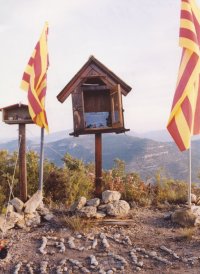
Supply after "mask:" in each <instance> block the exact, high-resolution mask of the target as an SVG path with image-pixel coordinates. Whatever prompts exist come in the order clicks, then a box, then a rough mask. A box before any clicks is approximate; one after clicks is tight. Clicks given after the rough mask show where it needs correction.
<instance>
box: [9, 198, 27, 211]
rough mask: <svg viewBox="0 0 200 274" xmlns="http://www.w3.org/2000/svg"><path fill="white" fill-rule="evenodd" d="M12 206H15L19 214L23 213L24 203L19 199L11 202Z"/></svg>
mask: <svg viewBox="0 0 200 274" xmlns="http://www.w3.org/2000/svg"><path fill="white" fill-rule="evenodd" d="M10 204H11V205H13V207H14V208H15V210H16V211H17V212H18V213H21V212H22V211H23V208H24V203H23V202H22V201H21V200H20V199H19V198H17V197H15V198H14V199H12V200H11V201H10Z"/></svg>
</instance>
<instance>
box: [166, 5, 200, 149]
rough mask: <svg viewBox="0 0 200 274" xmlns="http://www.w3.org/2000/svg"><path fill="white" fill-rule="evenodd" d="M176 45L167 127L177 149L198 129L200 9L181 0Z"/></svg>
mask: <svg viewBox="0 0 200 274" xmlns="http://www.w3.org/2000/svg"><path fill="white" fill-rule="evenodd" d="M179 45H180V46H181V47H182V48H183V49H182V58H181V62H180V67H179V74H178V80H177V86H176V91H175V95H174V100H173V104H172V109H171V114H170V117H169V121H168V125H167V129H168V131H169V133H170V134H171V136H172V138H173V139H174V141H175V142H176V144H177V146H178V147H179V149H180V150H181V151H183V150H186V149H188V148H189V147H190V141H191V136H192V135H195V134H199V133H200V10H199V8H198V7H197V5H196V3H195V0H182V3H181V20H180V35H179Z"/></svg>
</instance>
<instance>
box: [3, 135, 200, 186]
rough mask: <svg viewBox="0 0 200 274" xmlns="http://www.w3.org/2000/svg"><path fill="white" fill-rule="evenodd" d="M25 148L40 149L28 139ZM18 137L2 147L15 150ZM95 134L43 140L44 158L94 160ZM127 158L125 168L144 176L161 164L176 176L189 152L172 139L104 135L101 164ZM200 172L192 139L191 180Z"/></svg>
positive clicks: (182, 174)
mask: <svg viewBox="0 0 200 274" xmlns="http://www.w3.org/2000/svg"><path fill="white" fill-rule="evenodd" d="M27 147H28V149H33V150H35V151H37V152H39V144H38V143H36V142H35V141H28V142H27ZM16 148H17V140H16V141H10V142H7V143H2V144H0V150H1V149H8V150H9V151H13V150H16ZM94 151H95V147H94V136H93V135H87V136H80V137H78V138H76V137H66V138H65V139H61V140H57V141H55V142H48V143H45V158H47V159H49V160H50V161H52V162H54V163H56V164H57V165H59V166H60V165H62V163H63V162H62V157H63V156H64V154H65V153H67V152H68V153H70V154H71V155H72V156H74V157H77V158H79V159H82V160H83V161H84V162H85V163H88V162H93V161H94ZM116 158H119V159H121V160H124V161H125V162H126V170H127V171H129V172H138V173H139V174H140V175H141V177H142V178H143V179H144V180H145V179H148V178H150V179H151V178H152V177H153V176H154V174H155V172H156V171H157V170H159V169H160V168H162V169H163V170H165V172H166V175H167V176H168V177H171V178H175V179H184V180H187V178H188V152H187V151H186V152H183V153H181V152H179V150H178V149H177V147H176V145H175V144H174V142H157V141H154V140H150V139H147V138H138V137H134V136H130V135H126V134H119V135H117V134H104V135H103V168H104V169H111V168H112V167H113V163H114V159H116ZM199 172H200V141H193V142H192V180H193V181H196V182H198V181H199V179H198V173H199Z"/></svg>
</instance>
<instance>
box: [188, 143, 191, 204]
mask: <svg viewBox="0 0 200 274" xmlns="http://www.w3.org/2000/svg"><path fill="white" fill-rule="evenodd" d="M188 153H189V157H188V158H189V163H188V164H189V180H188V181H189V184H188V206H189V207H191V185H192V160H191V139H190V148H189V151H188Z"/></svg>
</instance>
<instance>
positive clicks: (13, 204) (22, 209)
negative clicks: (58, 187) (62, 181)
mask: <svg viewBox="0 0 200 274" xmlns="http://www.w3.org/2000/svg"><path fill="white" fill-rule="evenodd" d="M42 200H43V196H42V191H40V190H38V191H37V192H36V193H35V194H34V195H33V196H32V197H31V198H30V199H29V200H28V201H27V202H26V203H23V202H22V201H21V200H20V199H18V198H16V197H15V198H14V199H12V200H11V201H10V203H9V205H8V208H7V215H6V216H5V215H0V230H1V231H3V232H4V231H7V230H8V229H11V228H13V227H15V226H17V227H19V228H26V227H34V226H37V225H38V224H40V222H41V217H42V218H43V219H44V220H46V221H50V220H51V219H52V218H53V214H52V213H50V211H49V209H48V208H46V207H45V206H44V204H43V202H42Z"/></svg>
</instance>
